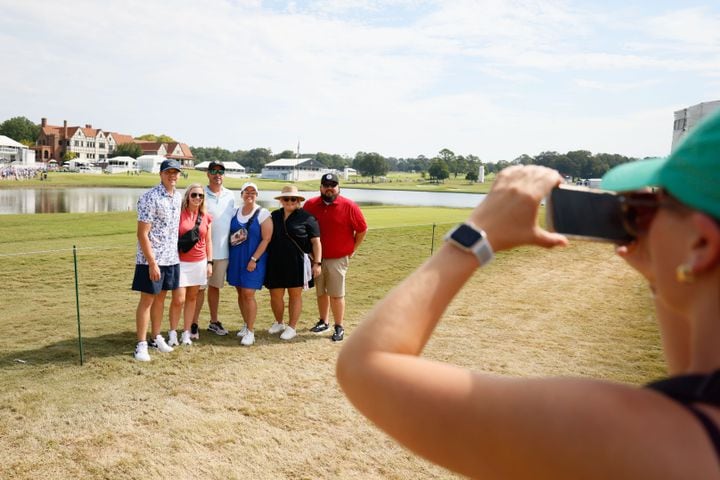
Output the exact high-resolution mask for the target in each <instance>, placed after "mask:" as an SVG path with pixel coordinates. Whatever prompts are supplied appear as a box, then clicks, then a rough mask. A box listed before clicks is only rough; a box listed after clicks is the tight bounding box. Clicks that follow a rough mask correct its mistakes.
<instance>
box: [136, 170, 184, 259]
mask: <svg viewBox="0 0 720 480" xmlns="http://www.w3.org/2000/svg"><path fill="white" fill-rule="evenodd" d="M181 206H182V194H181V193H180V192H178V191H177V190H175V192H174V193H173V194H172V195H171V194H169V193H168V192H167V190H165V187H164V186H163V184H162V183H161V184H160V185H157V186H155V187H153V188H151V189H150V190H148V191H147V192H145V193H144V194H143V195H142V196H141V197H140V199H139V200H138V203H137V213H138V221H139V222H143V223H149V224H150V232H149V234H148V237H149V238H150V245H151V246H152V252H153V256H154V257H155V262H156V263H157V264H158V265H162V266H167V265H175V264H178V263H180V257H179V255H178V245H177V243H178V227H179V225H180V208H181ZM135 263H136V264H138V265H147V264H148V261H147V259H146V258H145V255H143V252H142V249H141V248H140V242H138V244H137V254H136V256H135Z"/></svg>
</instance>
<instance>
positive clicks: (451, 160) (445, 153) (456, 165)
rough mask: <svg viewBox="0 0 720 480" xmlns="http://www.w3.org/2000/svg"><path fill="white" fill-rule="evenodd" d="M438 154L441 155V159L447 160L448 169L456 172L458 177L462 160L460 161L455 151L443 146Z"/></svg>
mask: <svg viewBox="0 0 720 480" xmlns="http://www.w3.org/2000/svg"><path fill="white" fill-rule="evenodd" d="M438 155H439V156H440V159H441V160H442V161H443V162H445V165H447V167H448V171H449V172H451V173H454V174H455V178H457V176H458V172H459V171H460V170H461V168H460V163H461V162H459V161H458V157H457V156H456V155H455V152H453V151H452V150H450V149H449V148H443V149H442V150H440V151H439V152H438Z"/></svg>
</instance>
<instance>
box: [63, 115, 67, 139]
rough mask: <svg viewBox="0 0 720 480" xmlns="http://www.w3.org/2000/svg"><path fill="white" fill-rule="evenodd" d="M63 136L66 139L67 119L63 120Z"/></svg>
mask: <svg viewBox="0 0 720 480" xmlns="http://www.w3.org/2000/svg"><path fill="white" fill-rule="evenodd" d="M63 138H65V139H67V120H63Z"/></svg>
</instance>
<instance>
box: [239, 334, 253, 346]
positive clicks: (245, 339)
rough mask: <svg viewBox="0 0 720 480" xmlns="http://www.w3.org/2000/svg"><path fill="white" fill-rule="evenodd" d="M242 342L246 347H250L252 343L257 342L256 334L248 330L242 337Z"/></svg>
mask: <svg viewBox="0 0 720 480" xmlns="http://www.w3.org/2000/svg"><path fill="white" fill-rule="evenodd" d="M240 343H242V344H243V345H245V346H246V347H249V346H250V345H252V344H253V343H255V334H254V333H253V332H251V331H250V330H248V331H247V333H246V334H245V336H243V337H242V340H240Z"/></svg>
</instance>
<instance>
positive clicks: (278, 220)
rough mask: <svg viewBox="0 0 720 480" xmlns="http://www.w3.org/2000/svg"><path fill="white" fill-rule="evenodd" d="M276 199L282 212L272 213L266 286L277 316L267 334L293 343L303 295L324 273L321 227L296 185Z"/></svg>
mask: <svg viewBox="0 0 720 480" xmlns="http://www.w3.org/2000/svg"><path fill="white" fill-rule="evenodd" d="M275 198H276V199H277V200H280V205H281V207H282V208H279V209H277V210H275V211H274V212H272V222H273V235H272V239H271V240H270V245H269V246H268V255H269V260H268V269H267V274H266V275H265V286H266V287H267V288H268V289H269V290H270V307H271V308H272V311H273V315H274V316H275V323H274V324H273V325H272V326H271V327H270V329H269V330H268V331H269V332H270V333H271V334H276V333H280V338H281V339H283V340H292V339H293V338H295V336H296V335H297V332H296V328H297V323H298V320H299V319H300V312H301V311H302V291H303V289H307V288H310V287H312V286H313V278H314V277H316V276H318V275H320V271H321V270H320V265H321V262H322V249H321V246H320V227H319V226H318V223H317V220H315V217H313V216H312V215H310V214H309V213H307V212H306V211H305V210H303V209H302V206H301V202H303V201H305V197H303V196H302V195H301V194H300V193H299V192H298V189H297V187H296V186H295V185H286V186H285V187H283V189H282V192H281V193H280V195H278V196H277V197H275ZM285 290H287V292H288V297H289V298H288V304H289V305H288V311H289V321H288V325H287V326H286V325H285V324H284V323H283V316H284V313H285ZM281 332H282V333H281Z"/></svg>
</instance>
